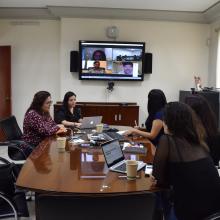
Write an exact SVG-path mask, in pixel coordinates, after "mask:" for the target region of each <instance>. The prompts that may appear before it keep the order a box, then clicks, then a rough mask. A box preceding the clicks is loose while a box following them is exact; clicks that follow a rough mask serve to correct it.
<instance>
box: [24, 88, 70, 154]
mask: <svg viewBox="0 0 220 220" xmlns="http://www.w3.org/2000/svg"><path fill="white" fill-rule="evenodd" d="M51 103H52V101H51V96H50V93H49V92H47V91H40V92H37V93H36V94H35V95H34V99H33V101H32V103H31V105H30V107H29V108H28V110H27V112H26V114H25V116H24V123H23V136H22V140H23V141H25V143H26V144H25V145H23V146H21V147H22V148H23V149H24V151H25V153H26V155H27V156H28V155H29V154H30V153H31V151H32V150H33V148H34V147H36V146H37V145H38V144H39V143H40V142H41V141H42V140H43V139H45V138H46V137H48V136H50V135H53V134H57V133H63V132H66V129H65V128H64V126H63V125H57V124H56V123H55V122H54V121H53V120H52V118H51V116H50V106H51Z"/></svg>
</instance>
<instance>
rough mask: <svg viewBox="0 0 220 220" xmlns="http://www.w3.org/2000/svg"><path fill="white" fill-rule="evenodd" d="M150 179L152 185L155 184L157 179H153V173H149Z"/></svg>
mask: <svg viewBox="0 0 220 220" xmlns="http://www.w3.org/2000/svg"><path fill="white" fill-rule="evenodd" d="M150 180H151V182H152V186H156V185H157V180H156V179H155V177H154V176H153V175H150Z"/></svg>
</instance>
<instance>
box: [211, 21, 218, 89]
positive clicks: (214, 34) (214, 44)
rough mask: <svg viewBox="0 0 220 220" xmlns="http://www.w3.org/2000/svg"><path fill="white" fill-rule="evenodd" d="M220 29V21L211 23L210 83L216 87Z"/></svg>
mask: <svg viewBox="0 0 220 220" xmlns="http://www.w3.org/2000/svg"><path fill="white" fill-rule="evenodd" d="M217 30H220V21H216V22H214V23H212V24H211V25H210V53H209V85H210V86H213V87H216V86H217V83H216V80H217V76H216V71H217V53H218V35H219V32H218V31H217Z"/></svg>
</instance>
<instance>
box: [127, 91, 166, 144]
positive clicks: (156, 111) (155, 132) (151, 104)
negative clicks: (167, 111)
mask: <svg viewBox="0 0 220 220" xmlns="http://www.w3.org/2000/svg"><path fill="white" fill-rule="evenodd" d="M166 103H167V100H166V96H165V94H164V93H163V91H162V90H160V89H152V90H151V91H150V92H149V94H148V104H147V110H148V118H147V120H146V122H145V126H146V131H142V130H140V129H139V128H138V127H136V128H133V129H130V130H129V131H127V132H126V133H125V135H130V134H134V135H140V136H143V137H146V138H149V139H150V140H151V141H152V143H153V144H154V146H157V145H158V142H159V139H160V137H161V136H162V135H163V134H164V133H163V108H164V106H165V105H166Z"/></svg>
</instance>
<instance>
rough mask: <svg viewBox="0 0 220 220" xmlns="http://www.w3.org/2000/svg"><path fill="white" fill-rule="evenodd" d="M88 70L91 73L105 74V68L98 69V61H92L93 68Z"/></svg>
mask: <svg viewBox="0 0 220 220" xmlns="http://www.w3.org/2000/svg"><path fill="white" fill-rule="evenodd" d="M88 70H89V72H92V73H105V68H103V67H100V62H99V61H98V60H96V61H94V63H93V67H89V68H88Z"/></svg>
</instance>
